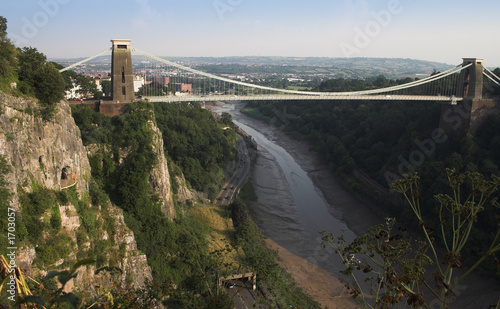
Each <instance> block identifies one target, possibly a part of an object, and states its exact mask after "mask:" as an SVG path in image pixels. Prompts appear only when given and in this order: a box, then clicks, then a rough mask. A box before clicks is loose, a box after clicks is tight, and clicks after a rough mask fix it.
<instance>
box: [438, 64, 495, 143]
mask: <svg viewBox="0 0 500 309" xmlns="http://www.w3.org/2000/svg"><path fill="white" fill-rule="evenodd" d="M469 64H471V66H470V67H468V68H466V69H464V70H462V71H461V72H460V76H459V78H458V85H457V89H458V90H457V97H462V98H463V100H462V101H459V102H458V103H457V105H443V107H442V109H441V119H440V122H439V127H440V128H441V129H443V130H444V131H445V132H446V133H447V134H448V135H449V136H450V137H451V138H457V137H460V136H461V135H462V134H463V133H464V132H466V131H467V130H469V131H470V132H471V133H475V132H476V130H477V129H478V128H479V126H480V125H481V124H482V123H483V121H484V120H485V119H486V118H487V116H488V115H489V114H491V113H492V112H494V111H496V110H497V106H498V104H495V101H494V100H493V99H483V59H479V58H464V59H463V64H462V66H466V65H469Z"/></svg>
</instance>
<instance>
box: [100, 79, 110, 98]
mask: <svg viewBox="0 0 500 309" xmlns="http://www.w3.org/2000/svg"><path fill="white" fill-rule="evenodd" d="M101 86H102V93H103V95H104V96H105V97H110V96H111V81H110V80H103V81H102V82H101Z"/></svg>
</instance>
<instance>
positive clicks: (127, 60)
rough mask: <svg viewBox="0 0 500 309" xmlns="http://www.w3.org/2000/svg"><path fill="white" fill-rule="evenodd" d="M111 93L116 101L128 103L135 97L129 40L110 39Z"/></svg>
mask: <svg viewBox="0 0 500 309" xmlns="http://www.w3.org/2000/svg"><path fill="white" fill-rule="evenodd" d="M111 42H113V50H112V53H111V93H112V100H113V102H116V103H128V102H132V101H133V100H134V99H135V94H134V73H133V71H132V53H131V51H130V40H111Z"/></svg>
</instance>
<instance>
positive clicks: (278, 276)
mask: <svg viewBox="0 0 500 309" xmlns="http://www.w3.org/2000/svg"><path fill="white" fill-rule="evenodd" d="M230 208H231V217H232V219H233V224H234V226H235V229H236V235H235V238H236V245H238V246H240V247H241V248H242V249H243V251H244V252H245V261H246V263H248V268H249V269H251V270H252V271H254V272H256V273H257V274H258V279H259V280H258V281H257V284H258V285H262V282H264V281H265V282H266V284H267V287H268V290H269V291H271V292H272V294H273V296H274V299H268V301H272V300H274V301H276V302H277V303H278V304H279V306H283V307H285V306H287V307H288V306H292V307H293V308H320V306H319V304H318V303H316V302H315V301H314V300H312V299H311V298H310V297H309V296H308V295H306V294H304V293H303V292H302V290H301V289H300V288H298V287H297V286H296V284H295V282H294V281H293V279H292V278H291V277H290V275H289V274H288V273H287V272H286V271H285V270H283V269H282V268H281V267H280V266H279V265H278V264H277V263H276V253H275V252H273V251H270V250H269V249H267V247H266V245H265V243H264V241H263V235H262V234H261V232H260V230H259V229H258V228H257V226H256V225H255V223H254V222H253V221H252V219H251V217H250V216H249V215H248V210H247V209H246V205H245V204H244V203H243V202H238V203H233V204H232V205H231V206H230Z"/></svg>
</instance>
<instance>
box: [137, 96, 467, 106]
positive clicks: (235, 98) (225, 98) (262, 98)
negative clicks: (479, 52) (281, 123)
mask: <svg viewBox="0 0 500 309" xmlns="http://www.w3.org/2000/svg"><path fill="white" fill-rule="evenodd" d="M141 99H143V100H146V101H149V102H166V103H173V102H211V101H279V100H283V101H285V100H286V101H297V100H345V101H349V100H356V101H366V100H376V101H435V102H445V103H446V102H448V103H449V104H451V105H455V104H456V103H457V101H461V100H462V99H463V98H458V97H454V96H452V97H448V96H426V95H328V94H325V95H286V94H284V95H279V94H265V95H258V94H256V95H206V96H193V95H180V96H142V97H141Z"/></svg>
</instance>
